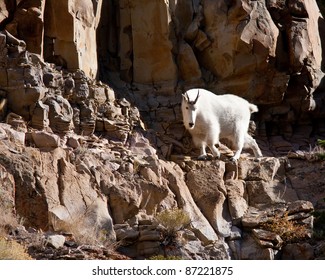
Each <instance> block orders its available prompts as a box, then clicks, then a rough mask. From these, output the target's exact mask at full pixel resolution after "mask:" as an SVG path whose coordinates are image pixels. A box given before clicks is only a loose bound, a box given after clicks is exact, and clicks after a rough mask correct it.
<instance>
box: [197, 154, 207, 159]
mask: <svg viewBox="0 0 325 280" xmlns="http://www.w3.org/2000/svg"><path fill="white" fill-rule="evenodd" d="M207 159H208V156H207V155H200V156H198V157H197V160H207Z"/></svg>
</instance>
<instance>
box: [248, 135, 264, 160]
mask: <svg viewBox="0 0 325 280" xmlns="http://www.w3.org/2000/svg"><path fill="white" fill-rule="evenodd" d="M244 145H245V148H250V149H252V150H253V152H254V156H255V157H262V156H263V155H262V152H261V150H260V148H259V147H258V145H257V143H256V141H255V139H254V138H253V137H252V136H250V135H249V134H246V135H245V143H244Z"/></svg>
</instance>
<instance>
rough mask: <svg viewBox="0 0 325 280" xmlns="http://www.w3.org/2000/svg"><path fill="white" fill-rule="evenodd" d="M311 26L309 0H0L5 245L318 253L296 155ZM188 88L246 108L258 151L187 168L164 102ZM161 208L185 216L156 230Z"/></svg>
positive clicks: (314, 196)
mask: <svg viewBox="0 0 325 280" xmlns="http://www.w3.org/2000/svg"><path fill="white" fill-rule="evenodd" d="M323 28H324V20H323V17H322V15H321V13H320V12H319V9H318V6H317V4H316V2H315V1H312V0H301V1H285V2H284V1H276V0H272V1H271V0H269V1H248V0H236V1H210V0H201V1H199V0H193V1H182V0H181V1H160V0H159V1H148V0H141V1H133V0H120V1H111V0H97V1H86V0H69V1H61V0H59V1H58V0H55V1H54V0H47V1H42V0H20V1H18V0H16V1H14V0H12V1H4V2H1V3H0V30H1V31H0V97H1V102H0V104H1V106H0V117H1V120H2V123H0V137H1V143H0V146H1V148H0V170H1V176H0V180H1V192H0V202H1V207H2V212H3V213H6V215H4V217H5V216H7V215H8V216H10V215H14V216H19V217H21V218H22V219H23V220H24V226H25V227H26V228H27V229H28V230H29V231H26V230H24V229H21V228H19V227H18V229H17V228H16V229H15V228H14V229H13V228H11V230H10V231H11V238H16V239H19V236H24V237H21V239H22V240H30V239H33V237H31V236H30V235H32V234H33V233H35V234H36V233H37V231H39V230H42V231H44V232H45V233H44V234H43V233H42V234H40V233H37V234H39V235H41V237H38V238H39V239H40V240H45V241H46V242H43V241H42V242H39V243H40V244H38V246H34V245H35V244H34V245H30V246H29V251H30V253H31V254H32V255H33V256H34V257H35V258H74V257H73V256H75V258H90V257H91V256H90V255H94V254H95V253H94V252H96V254H95V255H96V257H97V258H109V257H110V256H111V255H110V254H108V253H107V251H105V250H103V248H102V247H100V248H97V249H94V248H92V249H91V248H88V247H87V248H85V249H84V250H82V249H80V248H81V247H80V246H79V247H78V246H75V244H77V243H80V242H82V243H86V244H89V243H91V244H92V245H93V244H94V243H96V244H97V243H98V244H99V243H100V244H106V246H108V245H107V244H110V245H112V244H118V245H115V246H116V247H119V251H120V252H122V253H123V254H125V255H127V256H129V257H132V258H143V257H150V256H155V255H165V257H168V256H177V257H181V258H186V259H314V258H321V257H323V256H324V251H325V249H324V247H325V246H324V243H323V241H321V240H318V239H317V238H316V239H315V237H314V234H313V232H314V230H315V226H314V217H315V214H313V212H314V210H315V209H316V210H317V211H318V212H321V211H322V210H323V209H324V201H323V198H324V196H325V184H324V182H323V176H324V175H323V173H324V163H323V162H322V161H319V160H318V158H317V156H318V155H319V154H320V155H321V154H322V150H320V148H319V149H318V150H314V149H313V148H310V147H312V146H313V144H314V142H315V140H316V139H318V138H325V135H324V133H325V130H324V114H323V112H324V90H323V89H324V88H323V83H322V80H323V76H324V74H323V60H322V59H323V57H322V42H323V39H324V38H323V37H322V36H323V35H322V30H323ZM194 86H200V87H205V88H208V89H210V90H211V91H213V92H215V93H216V94H220V93H224V92H231V93H234V94H237V95H239V96H242V97H244V98H246V99H248V100H249V101H251V102H254V103H256V104H257V105H258V106H259V108H260V112H259V113H258V114H257V115H256V116H254V121H255V122H254V124H255V127H256V130H255V134H256V137H257V140H258V143H259V145H260V147H261V149H262V151H263V154H264V155H265V157H263V158H262V159H259V160H255V159H254V158H252V157H251V156H249V155H248V154H243V156H242V157H241V159H240V160H239V161H238V163H236V164H234V163H231V162H229V161H228V157H227V155H228V153H231V151H230V150H229V149H228V148H226V147H222V149H223V150H222V151H223V153H222V154H223V155H222V158H221V160H215V161H206V162H200V161H196V160H195V154H196V151H195V149H194V148H193V147H192V145H191V139H190V137H189V136H188V134H187V133H186V131H185V129H184V127H183V125H182V122H181V114H180V108H179V107H180V106H179V105H180V100H181V98H180V96H181V92H182V91H183V90H184V89H188V88H191V87H194ZM252 124H253V123H252ZM311 149H312V150H311ZM290 151H291V152H290ZM288 152H290V153H289V155H288ZM173 209H181V210H182V211H183V212H182V213H183V214H184V215H186V216H188V221H189V222H186V223H185V222H184V223H183V224H181V225H180V226H179V227H178V228H173V227H172V230H171V229H170V227H171V225H170V223H169V224H164V222H162V221H161V220H159V215H160V214H162V213H165V214H166V213H167V217H168V218H167V219H169V221H172V219H173V218H175V217H174V216H173V215H175V213H174V212H173V211H174V210H173ZM166 211H167V212H166ZM168 211H170V212H168ZM159 221H160V222H159ZM316 221H317V222H318V221H319V218H318V220H316ZM176 222H177V221H176ZM1 224H2V225H4V226H5V227H4V228H6V229H8V226H7V225H8V224H9V223H8V222H7V221H6V219H3V220H2V221H1ZM279 225H280V229H282V231H281V230H279V229H278V228H277V227H278V226H279ZM318 226H319V225H318ZM283 229H285V232H283ZM54 233H55V234H54ZM57 233H60V234H63V235H62V236H60V237H59V239H61V241H62V243H61V245H58V246H57V245H53V244H52V243H51V242H50V241H51V240H52V237H53V236H56V235H57ZM319 235H321V234H319ZM26 236H28V238H27V237H26ZM56 237H57V236H56ZM85 237H93V238H91V240H89V239H87V238H85ZM311 237H313V238H311ZM53 238H54V237H53ZM48 244H52V245H51V246H52V247H55V248H59V249H56V250H57V251H53V250H52V251H51V252H50V253H48V254H46V252H49V248H46V249H44V247H46V246H48ZM92 250H93V251H92ZM67 252H68V253H67ZM69 252H70V253H71V252H73V254H72V253H71V254H70V253H69ZM89 252H91V253H89Z"/></svg>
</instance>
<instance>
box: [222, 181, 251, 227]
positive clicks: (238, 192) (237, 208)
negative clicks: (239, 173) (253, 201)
mask: <svg viewBox="0 0 325 280" xmlns="http://www.w3.org/2000/svg"><path fill="white" fill-rule="evenodd" d="M225 186H226V188H227V201H228V207H229V212H230V215H231V218H232V220H233V223H236V222H238V221H239V220H240V218H241V217H242V216H243V215H244V214H245V213H246V211H247V209H248V203H247V194H246V193H245V187H244V183H243V181H239V180H238V181H237V180H227V181H226V182H225Z"/></svg>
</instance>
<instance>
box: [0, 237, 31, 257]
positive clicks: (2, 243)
mask: <svg viewBox="0 0 325 280" xmlns="http://www.w3.org/2000/svg"><path fill="white" fill-rule="evenodd" d="M31 259H32V258H31V256H30V255H28V254H27V253H26V250H25V247H24V246H23V245H21V244H19V243H18V242H16V241H10V240H6V239H5V238H3V237H0V260H31Z"/></svg>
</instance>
